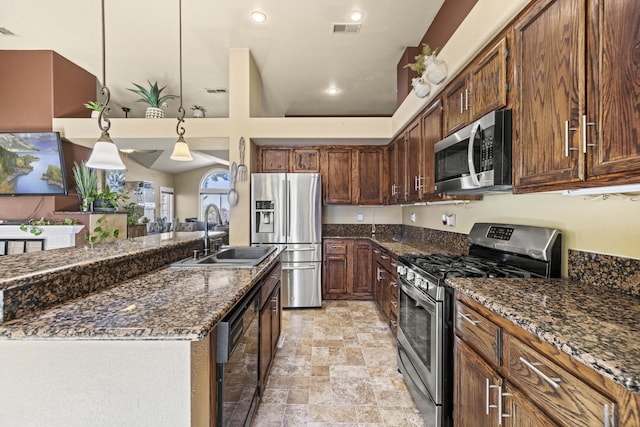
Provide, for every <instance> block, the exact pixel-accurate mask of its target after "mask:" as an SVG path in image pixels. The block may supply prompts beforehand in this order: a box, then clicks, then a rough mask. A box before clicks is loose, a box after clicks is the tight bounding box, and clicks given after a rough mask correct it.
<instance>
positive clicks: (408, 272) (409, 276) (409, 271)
mask: <svg viewBox="0 0 640 427" xmlns="http://www.w3.org/2000/svg"><path fill="white" fill-rule="evenodd" d="M414 277H415V273H414V272H413V271H411V270H407V280H413V278H414Z"/></svg>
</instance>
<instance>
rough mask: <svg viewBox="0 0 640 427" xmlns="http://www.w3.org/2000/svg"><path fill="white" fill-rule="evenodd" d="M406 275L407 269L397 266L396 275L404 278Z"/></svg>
mask: <svg viewBox="0 0 640 427" xmlns="http://www.w3.org/2000/svg"><path fill="white" fill-rule="evenodd" d="M406 273H407V268H406V267H403V266H402V265H399V266H398V274H399V275H401V276H404V275H405V274H406Z"/></svg>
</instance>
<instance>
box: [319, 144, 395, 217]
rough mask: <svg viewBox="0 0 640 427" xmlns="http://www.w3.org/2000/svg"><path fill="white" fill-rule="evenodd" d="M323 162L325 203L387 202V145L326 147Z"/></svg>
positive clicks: (322, 155)
mask: <svg viewBox="0 0 640 427" xmlns="http://www.w3.org/2000/svg"><path fill="white" fill-rule="evenodd" d="M320 163H321V166H320V169H321V171H322V185H323V189H324V196H323V200H324V203H325V204H338V205H350V204H354V205H381V204H383V203H384V201H385V199H384V186H385V182H386V173H385V171H386V163H385V150H384V147H374V146H360V147H345V148H342V147H326V148H324V147H323V148H322V150H321V157H320Z"/></svg>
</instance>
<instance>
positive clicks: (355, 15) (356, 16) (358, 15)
mask: <svg viewBox="0 0 640 427" xmlns="http://www.w3.org/2000/svg"><path fill="white" fill-rule="evenodd" d="M363 17H364V13H363V12H362V11H360V10H354V11H353V12H350V13H349V19H350V20H352V21H353V22H359V21H360V20H361V19H362V18H363Z"/></svg>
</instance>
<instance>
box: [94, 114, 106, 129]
mask: <svg viewBox="0 0 640 427" xmlns="http://www.w3.org/2000/svg"><path fill="white" fill-rule="evenodd" d="M98 117H100V111H96V110H92V111H91V118H92V119H97V118H98ZM105 126H107V120H106V119H105V118H104V117H103V118H102V127H105Z"/></svg>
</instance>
